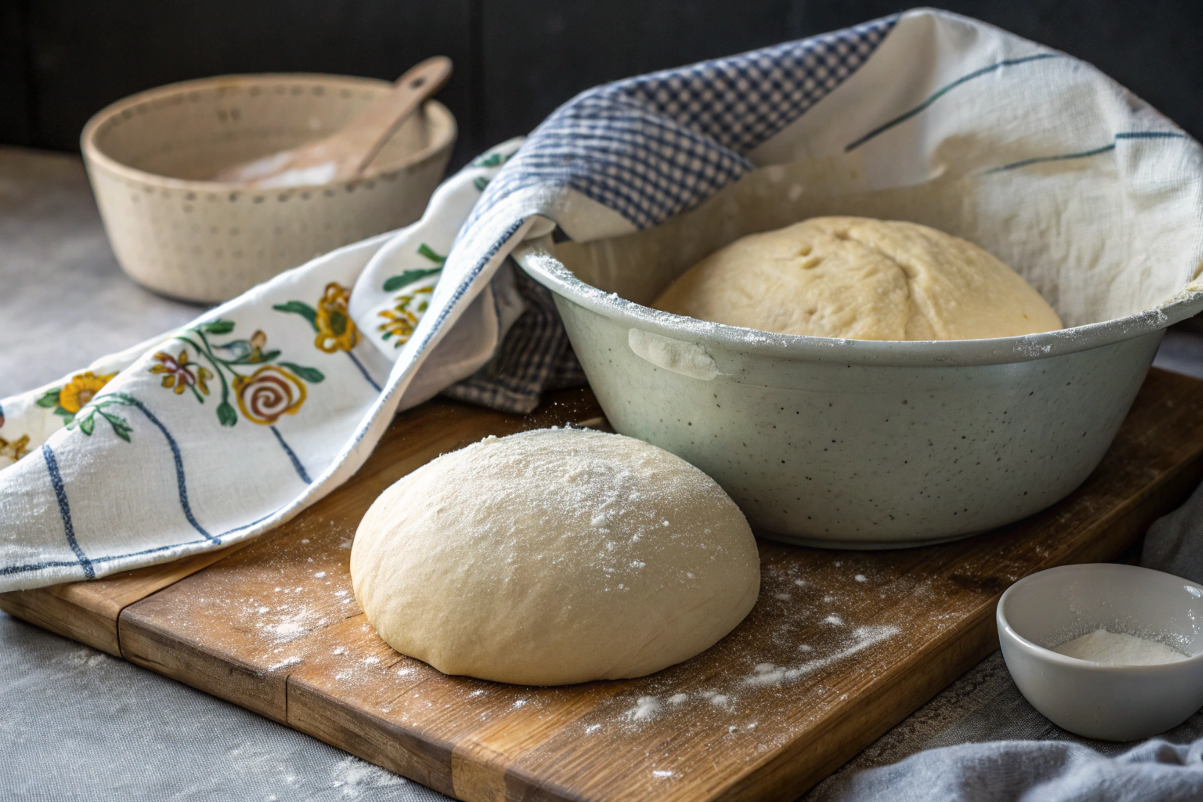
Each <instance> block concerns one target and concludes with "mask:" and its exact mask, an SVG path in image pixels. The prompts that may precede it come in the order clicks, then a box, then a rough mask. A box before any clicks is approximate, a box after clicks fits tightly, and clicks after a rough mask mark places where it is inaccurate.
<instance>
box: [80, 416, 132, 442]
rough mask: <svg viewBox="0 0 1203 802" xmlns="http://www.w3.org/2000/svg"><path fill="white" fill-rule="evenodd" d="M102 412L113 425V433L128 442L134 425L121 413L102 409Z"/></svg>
mask: <svg viewBox="0 0 1203 802" xmlns="http://www.w3.org/2000/svg"><path fill="white" fill-rule="evenodd" d="M100 414H101V415H103V416H104V419H105V420H107V421H108V422H109V425H110V426H112V427H113V434H115V435H117V436H118V437H120V438H121V439H122V440H124V441H125V442H127V443H128V442H129V435H130V432H132V431H133V427H131V426H130V425H129V422H128V421H126V419H125V418H123V417H121V416H120V415H115V414H113V413H112V412H105V411H104V410H100ZM81 428H82V427H81Z"/></svg>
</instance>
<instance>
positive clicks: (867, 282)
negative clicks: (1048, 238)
mask: <svg viewBox="0 0 1203 802" xmlns="http://www.w3.org/2000/svg"><path fill="white" fill-rule="evenodd" d="M652 306H653V307H655V308H656V309H660V310H663V311H665V312H672V313H674V314H678V315H685V316H687V317H692V318H697V319H698V320H708V321H712V322H715V323H725V324H727V325H728V326H743V327H745V328H750V329H760V330H761V331H772V332H778V333H780V334H806V335H811V336H815V337H846V338H849V339H853V340H982V339H989V338H992V337H1014V336H1017V335H1020V334H1032V333H1035V332H1040V331H1052V330H1054V329H1059V328H1061V318H1059V317H1058V316H1057V313H1056V312H1055V311H1053V308H1052V307H1051V306H1049V305H1048V303H1046V302H1045V300H1044V299H1043V298H1041V297H1040V294H1039V293H1038V292H1036V290H1034V289H1033V288H1032V286H1031V285H1030V284H1028V283H1027V282H1026V281H1024V280H1023V278H1022V277H1021V276H1020V275H1019V274H1018V273H1016V272H1015V271H1014V270H1012V269H1011V268H1009V267H1007V266H1006V265H1005V264H1003V263H1002V262H1000V261H999V260H998V259H996V258H994V257H993V256H991V255H990V254H989V253H986V251H984V250H982V249H981V248H979V247H978V246H976V245H974V244H973V243H971V242H966V241H965V240H963V239H960V238H959V237H954V236H951V235H949V234H945V233H944V232H942V231H936V230H935V229H934V228H928V227H927V226H921V225H918V224H916V223H902V222H895V221H889V220H872V219H869V218H866V217H815V218H812V219H810V220H804V221H803V222H801V223H797V224H795V225H792V226H788V227H786V228H781V229H777V230H776V231H767V232H765V233H763V234H751V235H749V236H746V237H742V238H740V239H738V240H736V241H735V242H733V243H731V244H730V245H728V246H727V247H725V248H722V249H720V250H718V251H715V252H714V253H712V254H711V255H710V256H708V257H706V258H705V259H703V260H702V261H701V262H698V263H697V264H696V265H694V266H693V267H692V268H690V269H689V270H688V271H687V272H686V273H685V274H684V275H682V276H681V277H680V278H678V279H677V280H676V281H674V282H673V283H672V284H671V285H670V286H669V287H668V289H666V290H665V291H664V292H663V293H662V294H661V295H660V297H658V298H657V299H656V300H655V301H654V302H653V303H652Z"/></svg>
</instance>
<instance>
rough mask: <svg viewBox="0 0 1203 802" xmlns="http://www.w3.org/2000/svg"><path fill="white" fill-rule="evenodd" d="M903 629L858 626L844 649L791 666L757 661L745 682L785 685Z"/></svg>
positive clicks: (749, 683)
mask: <svg viewBox="0 0 1203 802" xmlns="http://www.w3.org/2000/svg"><path fill="white" fill-rule="evenodd" d="M832 617H834V616H832ZM901 631H902V630H900V629H899V628H898V627H892V626H890V627H880V626H879V627H857V628H856V629H854V630H853V631H852V643H851V644H850V645H848V646H846V647H844V648H843V649H840V650H838V651H836V652H834V653H832V654H829V655H827V656H826V657H819V658H816V659H814V660H810V661H808V662H805V663H802V664H801V665H798V666H794V667H791V668H786V667H784V666H775V665H773V664H772V663H757V664H756V666H755V667H754V668H753V669H752V673H751V674H750V675H748V676H746V677H744V680H743V684H744V685H753V686H756V685H784V684H786V683H789V682H793V681H796V680H798V679H801V678H802V677H805V676H807V675H809V674H813V673H814V672H816V671H818V670H819V669H821V668H826V667H827V666H829V665H831V664H833V663H837V662H839V661H840V660H844V659H846V658H848V657H851V656H852V655H854V654H856V653H857V652H861V651H864V650H865V649H867V648H869V647H870V646H873V645H875V644H878V643H881V642H883V641H887V640H889V639H890V638H892V637H894V636H895V635H897V634H898V633H899V632H901ZM800 648H801V647H800ZM807 651H809V650H807Z"/></svg>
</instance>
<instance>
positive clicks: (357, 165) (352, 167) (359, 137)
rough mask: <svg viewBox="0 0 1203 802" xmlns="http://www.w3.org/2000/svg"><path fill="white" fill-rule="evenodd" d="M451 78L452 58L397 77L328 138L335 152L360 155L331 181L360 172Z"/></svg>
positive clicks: (431, 60) (342, 163)
mask: <svg viewBox="0 0 1203 802" xmlns="http://www.w3.org/2000/svg"><path fill="white" fill-rule="evenodd" d="M450 77H451V59H449V58H447V57H445V56H435V57H434V58H428V59H426V60H425V61H423V62H422V63H420V64H418V65H417V66H415V67H414V68H413V69H411V70H409V71H408V72H406V73H405V74H404V75H402V76H401V77H400V78H398V79H397V81H396V83H394V84H393V88H392V89H391V90H390V91H389V92H387V93H386V94H384V95H381V96H380V97H379V98H377V99H376V100H374V101H373V102H372V104H371V105H370V106H368V108H367V109H366V110H364V112H363V113H362V114H360V115H359V116H358V117H356V118H355V120H354V121H353V122H352V123H351V124H350V125H348V126H347V127H346V128H345V129H344V130H343V131H342V132H340V133H338V134H335V135H334V136H332V137H330V140H328V142H327V144H328V145H335V144H337V150H339V151H342V152H343V153H347V154H356V155H359V158H355V159H346V160H345V161H340V164H339V168H338V172H337V173H336V174H335V177H334V180H338V181H345V180H349V179H352V178H355V177H356V176H358V175H359V174H360V173H362V172H363V171H364V169H366V168H367V166H368V165H369V164H371V162H372V159H374V158H376V154H378V153H379V152H380V149H381V148H383V147H384V144H385V143H386V142H388V140H389V137H391V136H392V135H393V134H394V133H396V131H397V129H398V128H400V127H401V124H402V123H404V122H405V121H406V120H407V119H409V116H410V115H411V114H413V113H414V111H416V110H417V109H418V107H419V106H421V105H422V103H423V102H424V101H425V100H426V99H427V98H429V97H430V96H431V95H433V94H434V93H435V92H438V91H439V90H440V89H442V88H443V85H444V84H446V83H447V79H448V78H450Z"/></svg>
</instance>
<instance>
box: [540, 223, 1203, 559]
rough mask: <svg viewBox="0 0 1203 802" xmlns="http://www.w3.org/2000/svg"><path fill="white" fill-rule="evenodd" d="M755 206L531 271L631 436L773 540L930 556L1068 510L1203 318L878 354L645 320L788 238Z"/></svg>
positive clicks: (1168, 312) (604, 244)
mask: <svg viewBox="0 0 1203 802" xmlns="http://www.w3.org/2000/svg"><path fill="white" fill-rule="evenodd" d="M751 205H753V204H745V206H751ZM739 208H740V207H738V206H737V207H735V208H727V209H719V210H717V211H713V212H705V211H704V210H703V211H702V212H701V215H702V216H701V217H700V218H699V220H698V221H695V222H696V223H697V224H695V225H693V227H692V229H691V228H689V227H688V226H678V229H677V230H676V231H675V232H674V231H669V232H667V233H663V234H659V233H656V231H655V230H654V229H651V230H648V231H645V232H640V233H638V234H633V235H629V236H626V237H622V238H619V239H613V240H600V241H596V242H592V243H586V244H577V243H573V242H558V243H557V242H553V241H552V238H551V237H550V236H549V237H544V238H541V239H539V240H536V241H532V242H529V243H526V244H525V245H524V246H523V247H522V248H521V249H520V250H519V251H518V253H516V258H517V260H518V262H519V264H520V265H521V266H522V267H523V269H524V270H525V271H526V272H527V273H528V274H529V275H531V276H532V277H533V278H534V279H535V280H536V281H538V282H540V283H541V284H543V285H544V286H546V287H548V288H549V289H550V290H551V291H552V293H553V294H554V297H555V302H556V306H557V308H558V309H559V311H560V315H561V317H562V318H563V320H564V325H565V327H566V328H567V330H568V335H569V338H570V339H571V341H572V345H573V348H574V349H575V351H576V355H577V357H578V358H579V359H580V362H581V365H582V367H583V368H584V370H585V373H586V374H587V375H588V377H589V381H590V384H591V385H592V387H593V390H594V392H595V393H596V394H597V397H598V400H599V401H600V403H601V406H602V408H603V409H604V410H605V412H606V415H607V417H608V418H609V420H610V422H611V424H612V425H613V427H614V429H615V430H616V431H618V432H621V433H622V434H626V435H630V436H632V437H638V438H640V439H642V440H646V441H648V442H650V443H654V444H655V445H658V446H661V447H662V448H665V449H667V450H669V451H671V452H673V453H675V454H678V455H680V456H681V457H683V458H684V459H686V460H688V461H689V462H691V463H693V464H694V465H696V466H698V467H699V468H701V469H702V470H704V471H705V472H706V473H708V474H710V475H711V476H712V477H714V478H715V480H717V481H718V482H719V484H721V485H722V486H723V488H724V489H726V491H727V492H728V493H729V494H730V495H731V497H732V498H734V499H735V501H736V503H738V504H739V506H740V508H741V509H743V511H744V513H745V514H746V515H747V517H748V520H749V522H750V523H751V524H752V526H753V527H754V528H755V529H756V530H757V531H758V532H759V533H761V534H763V535H765V536H767V537H771V538H774V539H778V540H783V541H786V542H791V543H799V544H806V545H816V546H826V547H835V548H896V547H901V546H914V545H921V544H926V543H933V542H938V541H942V540H950V539H954V538H958V537H963V536H966V535H970V534H974V533H977V532H982V531H985V530H988V529H993V528H995V527H998V526H1002V525H1004V524H1007V523H1010V522H1012V521H1016V520H1018V519H1020V518H1023V517H1025V516H1028V515H1031V514H1032V513H1034V512H1037V511H1039V510H1041V509H1043V508H1045V507H1047V506H1049V505H1050V504H1053V503H1054V502H1056V501H1058V500H1060V499H1061V498H1063V497H1064V496H1066V495H1067V494H1068V493H1069V492H1070V491H1072V490H1073V489H1074V488H1076V487H1077V486H1078V485H1079V484H1081V483H1082V482H1083V481H1084V480H1085V479H1086V477H1087V476H1088V475H1089V474H1090V472H1091V471H1093V470H1094V468H1095V466H1096V465H1098V463H1099V461H1100V460H1101V459H1102V457H1103V454H1104V452H1106V450H1107V448H1108V446H1109V445H1110V444H1111V441H1112V439H1113V438H1114V436H1115V433H1116V431H1117V430H1118V428H1119V425H1120V423H1121V422H1122V421H1123V419H1124V416H1125V415H1126V414H1127V412H1128V409H1129V407H1130V406H1131V404H1132V401H1133V400H1134V398H1135V397H1136V393H1137V390H1139V388H1140V386H1141V383H1142V382H1143V380H1144V376H1145V373H1146V372H1147V370H1148V368H1149V365H1150V364H1151V363H1152V360H1153V356H1154V354H1155V353H1156V351H1157V346H1158V345H1159V343H1160V342H1161V338H1162V336H1163V334H1164V330H1165V328H1166V327H1167V326H1169V325H1170V324H1172V323H1174V322H1177V321H1179V320H1182V319H1184V318H1186V317H1189V316H1191V315H1194V314H1196V313H1198V312H1199V311H1200V310H1203V294H1200V293H1197V292H1183V293H1181V294H1180V295H1179V296H1178V297H1177V299H1175V300H1174V301H1173V302H1172V303H1168V304H1166V305H1164V306H1162V307H1160V308H1158V309H1154V310H1151V311H1148V312H1144V313H1141V314H1137V315H1132V316H1128V317H1123V318H1121V319H1116V320H1110V321H1107V322H1102V323H1095V324H1090V325H1082V326H1077V327H1073V328H1068V329H1064V330H1061V331H1054V332H1048V333H1044V334H1035V335H1028V336H1024V337H1011V338H1006V339H994V340H971V341H945V342H870V341H856V340H839V339H830V338H822V337H801V336H794V335H779V334H766V333H763V332H756V331H752V330H750V329H741V328H735V327H731V326H724V325H719V324H712V323H701V322H699V321H696V320H692V319H690V318H684V317H680V316H677V315H671V314H667V313H662V312H658V311H655V310H653V309H650V308H648V307H647V306H644V305H643V304H644V303H648V302H650V300H651V299H652V298H654V297H655V296H656V294H657V293H658V292H659V291H660V290H661V289H662V288H663V287H665V286H667V285H668V283H669V282H670V281H672V279H673V278H675V276H676V275H677V274H679V273H680V272H682V271H683V270H684V269H686V268H688V266H689V265H691V264H693V263H694V262H695V261H696V260H697V258H700V256H701V255H703V254H705V253H708V252H709V251H711V250H713V249H714V248H715V247H718V246H719V245H721V244H724V243H725V242H729V241H731V240H733V239H735V238H736V237H737V236H740V235H742V234H743V233H746V232H747V231H748V230H749V229H750V230H764V229H766V228H770V227H775V225H781V224H782V222H779V221H776V220H767V221H766V220H765V219H761V220H759V221H754V223H752V224H749V223H748V222H747V221H743V222H740V221H739V220H738V219H736V218H738V216H739V214H740V211H739ZM858 211H860V210H859V209H852V210H848V209H841V210H840V211H839V212H838V213H850V212H851V213H856V212H858ZM869 211H874V212H877V213H876V214H874V215H873V216H879V217H891V216H894V215H893V214H891V210H890V209H885V210H876V209H870V210H869ZM774 213H775V214H780V215H781V216H782V217H785V219H786V220H787V221H788V220H789V217H788V216H787V215H788V214H790V213H791V212H790V211H789V210H785V211H776V212H774ZM689 214H691V215H694V214H695V212H690V213H689ZM706 214H709V215H710V216H709V218H707V217H706V216H705V215H706ZM805 216H808V215H807V214H806V213H805V212H801V211H800V212H798V213H797V215H796V216H794V217H793V219H794V220H797V219H803V218H804V217H805ZM896 219H914V218H913V217H909V216H906V215H903V214H901V213H899V214H898V215H897V218H896ZM733 221H734V222H733ZM921 222H922V221H921ZM929 224H933V223H931V222H929ZM668 227H669V226H665V227H664V228H668ZM945 230H954V229H952V227H951V223H950V224H949V227H947V228H946V229H945ZM1183 283H1184V284H1185V281H1184V282H1183Z"/></svg>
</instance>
